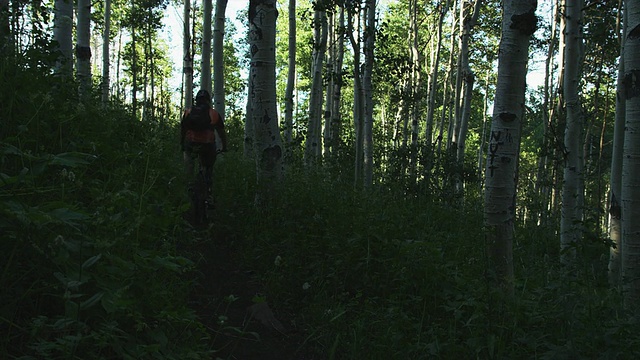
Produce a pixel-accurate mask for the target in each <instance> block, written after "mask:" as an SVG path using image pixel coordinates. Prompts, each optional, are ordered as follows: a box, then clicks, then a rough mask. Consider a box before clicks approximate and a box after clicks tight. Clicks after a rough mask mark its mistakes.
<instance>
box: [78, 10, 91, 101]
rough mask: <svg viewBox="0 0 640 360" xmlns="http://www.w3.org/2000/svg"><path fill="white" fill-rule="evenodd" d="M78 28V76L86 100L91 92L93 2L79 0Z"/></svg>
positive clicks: (81, 94) (79, 89)
mask: <svg viewBox="0 0 640 360" xmlns="http://www.w3.org/2000/svg"><path fill="white" fill-rule="evenodd" d="M76 26H77V30H76V38H77V39H76V62H77V65H76V66H77V68H76V76H77V78H78V83H79V88H78V92H79V95H80V98H81V99H85V98H86V96H88V95H89V91H90V90H91V45H90V39H91V0H78V23H77V25H76Z"/></svg>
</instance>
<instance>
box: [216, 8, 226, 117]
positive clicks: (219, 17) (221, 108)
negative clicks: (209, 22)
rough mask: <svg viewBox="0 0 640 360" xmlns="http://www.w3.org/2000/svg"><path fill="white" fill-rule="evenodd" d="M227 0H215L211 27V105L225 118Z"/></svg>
mask: <svg viewBox="0 0 640 360" xmlns="http://www.w3.org/2000/svg"><path fill="white" fill-rule="evenodd" d="M227 1H228V0H216V18H215V19H216V20H215V23H214V27H213V79H214V81H213V106H214V107H215V109H216V110H217V111H218V113H219V114H220V115H221V116H222V118H223V119H224V118H225V103H224V98H225V90H224V56H223V55H224V27H225V26H224V22H225V13H226V11H227Z"/></svg>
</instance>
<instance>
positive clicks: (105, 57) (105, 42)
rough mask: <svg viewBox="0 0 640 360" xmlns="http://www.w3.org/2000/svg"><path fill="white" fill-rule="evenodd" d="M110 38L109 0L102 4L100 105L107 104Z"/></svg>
mask: <svg viewBox="0 0 640 360" xmlns="http://www.w3.org/2000/svg"><path fill="white" fill-rule="evenodd" d="M110 37H111V0H105V2H104V33H103V34H102V84H101V85H102V89H101V90H102V105H103V106H104V105H107V103H108V102H109V86H110V84H109V83H110V80H109V69H110V68H111V64H110V61H109V54H110V51H109V38H110Z"/></svg>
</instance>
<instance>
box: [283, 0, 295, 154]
mask: <svg viewBox="0 0 640 360" xmlns="http://www.w3.org/2000/svg"><path fill="white" fill-rule="evenodd" d="M296 49H297V45H296V0H289V53H288V60H289V64H288V65H287V87H286V89H285V95H284V101H285V108H284V141H285V144H286V152H287V155H286V157H285V159H290V157H291V146H292V143H293V102H294V98H293V89H294V87H295V81H296Z"/></svg>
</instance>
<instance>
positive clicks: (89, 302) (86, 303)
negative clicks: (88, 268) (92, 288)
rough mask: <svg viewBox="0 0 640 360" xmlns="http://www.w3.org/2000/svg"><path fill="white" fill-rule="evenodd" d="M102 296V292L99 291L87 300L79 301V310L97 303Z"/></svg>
mask: <svg viewBox="0 0 640 360" xmlns="http://www.w3.org/2000/svg"><path fill="white" fill-rule="evenodd" d="M103 296H104V292H103V291H101V292H99V293H97V294H95V295H93V296H92V297H90V298H88V299H87V300H85V301H83V302H81V303H80V310H85V309H88V308H90V307H92V306H93V305H95V304H97V303H98V301H100V300H101V299H102V297H103Z"/></svg>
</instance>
